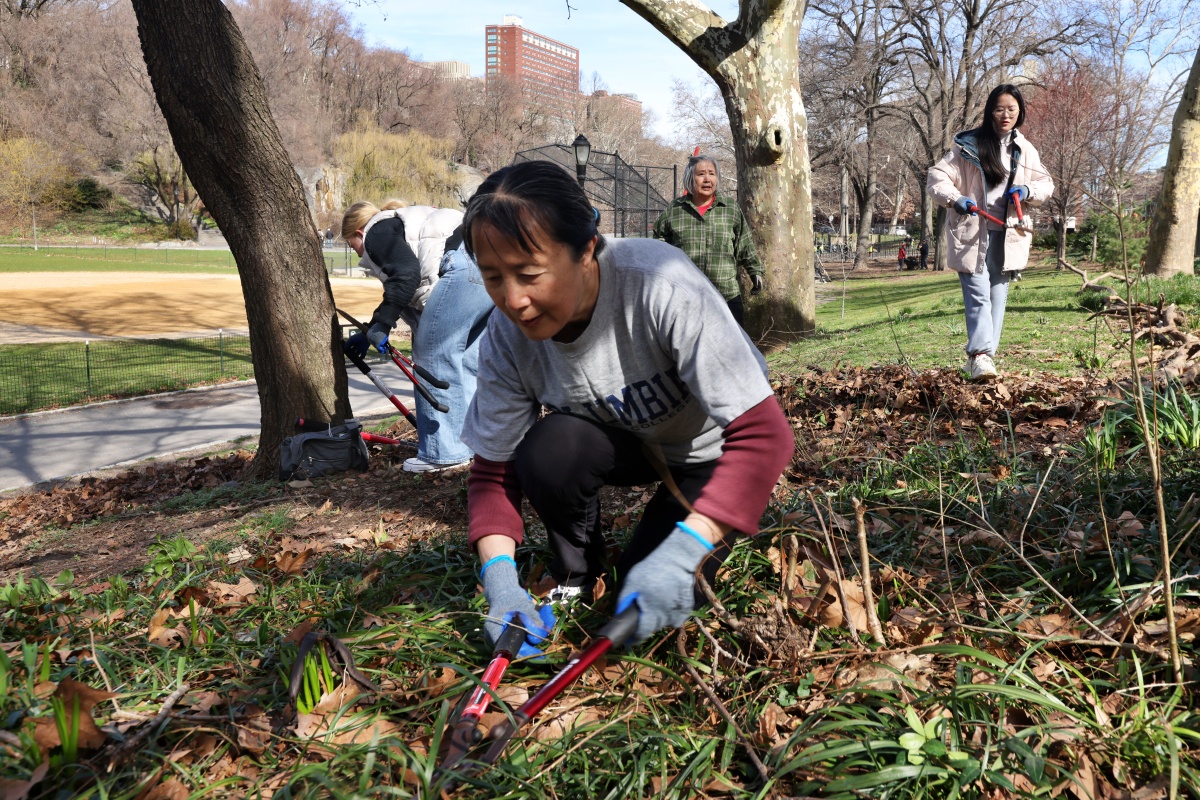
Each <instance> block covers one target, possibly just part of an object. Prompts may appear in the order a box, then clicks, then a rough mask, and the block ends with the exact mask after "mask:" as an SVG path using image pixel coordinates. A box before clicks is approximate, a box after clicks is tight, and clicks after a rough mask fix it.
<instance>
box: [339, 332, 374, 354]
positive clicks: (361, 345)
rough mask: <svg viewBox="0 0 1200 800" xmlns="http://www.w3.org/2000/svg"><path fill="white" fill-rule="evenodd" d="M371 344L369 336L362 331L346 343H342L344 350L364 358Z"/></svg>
mask: <svg viewBox="0 0 1200 800" xmlns="http://www.w3.org/2000/svg"><path fill="white" fill-rule="evenodd" d="M370 346H371V343H370V342H369V341H367V335H366V334H365V333H363V332H362V331H358V332H357V333H355V334H354V335H353V336H351V337H350V338H349V339H347V340H346V341H345V342H343V343H342V349H343V350H345V351H346V352H347V353H350V354H352V355H355V356H357V357H358V358H363V357H364V356H366V354H367V348H369V347H370Z"/></svg>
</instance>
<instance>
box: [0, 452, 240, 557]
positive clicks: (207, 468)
mask: <svg viewBox="0 0 1200 800" xmlns="http://www.w3.org/2000/svg"><path fill="white" fill-rule="evenodd" d="M252 457H253V454H252V453H249V452H247V451H245V450H239V451H238V452H236V453H232V454H230V455H227V456H221V457H219V458H198V459H194V460H191V461H180V462H177V463H168V462H155V463H152V464H150V465H148V466H146V467H142V468H140V469H136V470H129V471H127V472H123V473H121V474H120V475H117V476H116V477H112V478H104V479H97V478H81V479H80V480H79V482H78V483H77V484H76V483H68V484H64V485H61V486H55V487H54V488H52V489H44V490H41V491H36V492H24V493H19V494H16V495H13V496H11V497H5V498H3V499H0V542H5V541H8V540H9V539H14V538H17V537H20V536H23V535H25V534H26V533H28V532H30V531H33V530H36V529H39V528H44V527H46V526H47V525H56V526H58V527H63V528H65V527H67V526H69V525H74V524H76V523H79V522H84V521H86V520H90V519H96V518H97V517H106V516H111V515H113V514H120V513H122V512H126V511H130V510H133V509H136V508H139V507H141V506H145V505H149V504H152V503H158V502H162V501H163V500H166V499H169V498H172V497H177V496H178V495H179V494H181V493H182V492H186V491H195V490H198V489H212V488H215V487H217V486H221V485H222V484H228V483H230V482H231V481H235V480H236V479H237V476H238V475H239V474H240V473H241V471H242V470H243V469H244V468H245V466H246V464H247V463H248V462H249V460H250V459H251V458H252Z"/></svg>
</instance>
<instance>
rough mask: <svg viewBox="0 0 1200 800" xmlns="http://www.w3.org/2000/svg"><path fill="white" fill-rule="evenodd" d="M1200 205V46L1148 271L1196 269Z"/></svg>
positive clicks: (1177, 122) (1175, 129) (1178, 119)
mask: <svg viewBox="0 0 1200 800" xmlns="http://www.w3.org/2000/svg"><path fill="white" fill-rule="evenodd" d="M1198 211H1200V50H1198V51H1197V52H1196V58H1195V60H1194V61H1192V70H1191V72H1190V73H1189V74H1188V80H1187V84H1186V86H1185V87H1184V90H1183V97H1182V98H1180V100H1179V108H1177V109H1176V110H1175V119H1174V122H1173V123H1172V129H1171V146H1170V148H1169V149H1168V150H1167V166H1166V169H1165V170H1164V172H1163V185H1162V193H1161V194H1160V195H1159V199H1158V206H1157V208H1155V209H1154V219H1153V220H1152V221H1151V223H1150V242H1149V243H1148V245H1147V247H1146V273H1147V274H1150V275H1157V276H1159V277H1161V278H1169V277H1171V276H1172V275H1179V274H1187V275H1191V274H1193V273H1194V272H1195V266H1194V259H1195V258H1196V215H1197V212H1198Z"/></svg>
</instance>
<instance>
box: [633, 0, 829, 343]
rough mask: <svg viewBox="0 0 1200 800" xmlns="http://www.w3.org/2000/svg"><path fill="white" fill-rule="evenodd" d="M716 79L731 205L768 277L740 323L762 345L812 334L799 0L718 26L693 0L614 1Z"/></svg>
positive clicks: (771, 1)
mask: <svg viewBox="0 0 1200 800" xmlns="http://www.w3.org/2000/svg"><path fill="white" fill-rule="evenodd" d="M621 2H622V3H623V4H624V5H626V6H628V7H629V8H630V9H632V10H633V11H634V13H636V14H637V15H638V16H640V17H642V19H644V20H646V21H647V22H649V23H650V24H651V25H653V26H654V28H655V29H656V30H658V31H659V32H660V33H662V34H663V35H664V36H666V37H667V38H668V39H670V40H671V41H672V42H674V44H675V45H676V46H677V47H679V48H680V49H681V50H683V51H684V52H685V53H686V54H687V55H688V57H689V58H691V59H692V60H693V61H695V62H696V64H698V65H699V66H700V68H701V69H703V70H704V71H705V72H706V73H707V74H708V75H709V76H710V77H711V78H712V79H713V80H714V81H716V83H717V86H718V88H719V89H720V91H721V96H722V97H723V98H724V100H725V109H726V111H727V112H728V114H729V125H730V129H731V133H732V134H733V145H734V156H735V158H736V161H737V175H738V201H739V204H740V205H741V208H742V212H743V213H744V214H745V215H746V219H747V221H748V222H749V223H750V229H751V230H752V231H753V234H754V244H755V247H756V248H757V249H758V255H759V258H760V259H761V260H762V263H763V267H764V269H765V270H766V281H765V283H766V291H765V292H764V293H763V295H764V297H763V299H757V298H756V299H754V300H752V301H751V302H749V303H748V307H747V309H746V319H747V325H748V327H749V328H750V330H751V332H752V334H753V335H755V336H756V337H757V338H758V339H759V341H760V342H762V343H763V344H764V345H766V346H776V345H779V344H782V343H784V342H787V341H790V340H792V339H794V338H796V337H797V336H799V335H802V334H804V333H807V332H810V331H812V330H813V329H814V328H815V327H816V302H815V294H814V291H813V269H814V262H813V227H812V169H811V165H810V164H809V158H808V118H807V116H806V115H805V112H804V103H803V101H802V99H801V96H800V61H799V58H800V56H799V48H798V47H797V45H796V43H797V41H798V40H799V35H800V20H801V19H802V18H803V16H804V7H805V4H804V2H802V0H741V2H740V3H739V8H740V10H739V13H738V18H737V19H736V20H734V21H733V22H728V23H727V22H726V21H725V20H723V19H721V17H719V16H718V15H716V14H714V13H713V12H712V11H711V10H709V9H708V8H707V7H705V6H704V5H703V4H702V3H699V2H696V0H621Z"/></svg>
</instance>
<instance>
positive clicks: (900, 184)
mask: <svg viewBox="0 0 1200 800" xmlns="http://www.w3.org/2000/svg"><path fill="white" fill-rule="evenodd" d="M905 188H907V176H906V175H905V174H904V167H900V174H899V175H897V176H896V194H895V195H893V196H894V198H895V203H894V204H893V205H892V220H891V224H889V225H888V233H889V234H890V233H891V232H892V231H894V230H896V226H897V225H899V224H900V207H901V206H903V205H904V195H905V191H904V190H905Z"/></svg>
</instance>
